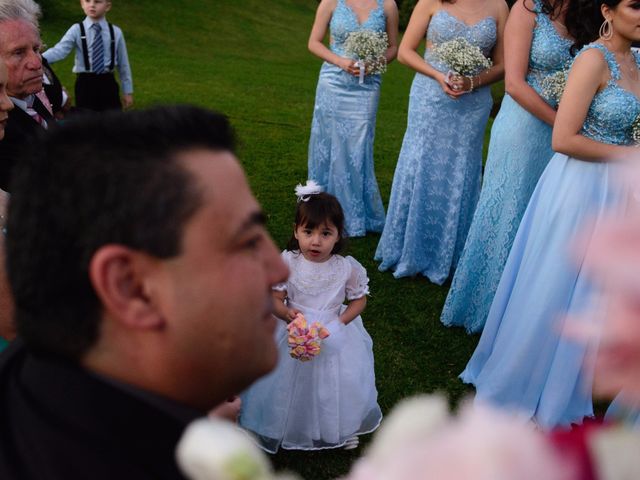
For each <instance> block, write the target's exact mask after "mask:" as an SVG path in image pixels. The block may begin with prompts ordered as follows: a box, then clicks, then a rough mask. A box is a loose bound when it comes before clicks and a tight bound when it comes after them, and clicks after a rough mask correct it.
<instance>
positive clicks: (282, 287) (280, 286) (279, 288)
mask: <svg viewBox="0 0 640 480" xmlns="http://www.w3.org/2000/svg"><path fill="white" fill-rule="evenodd" d="M280 256H281V257H282V261H283V262H284V263H285V264H286V265H287V267H289V271H291V264H290V262H289V260H290V259H291V252H289V251H288V250H283V251H282V253H281V254H280ZM271 290H274V291H276V292H286V291H287V282H283V283H276V284H275V285H272V286H271Z"/></svg>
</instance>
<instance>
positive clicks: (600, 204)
mask: <svg viewBox="0 0 640 480" xmlns="http://www.w3.org/2000/svg"><path fill="white" fill-rule="evenodd" d="M601 7H602V10H601ZM603 17H604V18H603ZM603 21H604V23H603V27H602V29H601V32H602V33H601V37H600V38H599V39H598V41H596V42H594V43H591V44H589V45H587V46H585V47H584V48H583V50H582V51H581V52H580V53H579V54H578V56H577V57H576V59H575V61H574V63H573V67H572V68H571V72H570V74H569V79H568V81H567V86H566V89H565V91H564V94H563V97H562V101H561V103H560V106H559V108H558V114H557V116H556V121H555V124H554V129H553V138H552V142H553V148H554V149H555V150H556V151H557V152H559V153H556V154H555V155H554V156H553V157H552V159H551V160H550V162H549V164H548V166H547V168H546V169H545V171H544V172H543V174H542V176H541V177H540V181H539V182H538V185H537V186H536V189H535V191H534V193H533V195H532V197H531V201H530V202H529V206H528V207H527V209H526V211H525V214H524V216H523V219H522V222H521V224H520V228H519V229H518V233H517V234H516V238H515V240H514V243H513V247H512V249H511V253H510V255H509V258H508V260H507V263H506V266H505V269H504V272H503V274H502V278H501V279H500V283H499V285H498V289H497V291H496V295H495V299H494V301H493V304H492V305H491V308H490V311H489V316H488V318H487V323H486V325H485V328H484V331H483V332H482V337H481V338H480V343H479V344H478V347H477V349H476V351H475V352H474V354H473V356H472V357H471V360H470V361H469V364H468V365H467V368H466V370H465V371H464V372H463V373H462V374H461V378H462V379H463V381H465V382H467V383H473V384H475V386H476V391H477V393H476V401H479V402H489V403H492V404H495V405H499V406H503V407H507V408H512V409H514V410H518V411H519V412H520V413H521V414H522V415H523V416H524V417H525V418H530V419H532V420H533V421H534V422H535V423H537V424H538V425H539V426H540V427H542V428H543V429H552V428H554V427H557V426H569V425H570V424H572V423H579V422H581V421H582V419H583V418H584V417H586V416H592V415H593V406H592V400H591V383H592V378H591V375H590V374H589V373H587V372H586V371H584V370H582V363H583V360H584V357H585V354H586V352H587V349H588V348H593V347H594V346H593V345H590V346H588V345H583V344H580V343H577V342H572V341H570V340H567V339H565V338H563V337H562V336H561V334H560V332H561V330H562V324H563V322H564V319H565V318H567V317H568V316H570V317H574V318H579V313H580V312H581V311H582V310H584V309H586V308H588V307H589V301H590V298H591V295H592V293H593V288H592V285H590V283H589V280H588V278H587V275H586V274H584V273H583V272H582V271H581V262H582V260H583V258H584V252H583V251H573V252H572V251H571V247H572V245H575V237H576V235H577V234H578V233H579V232H583V231H584V228H586V225H587V224H588V225H591V227H590V228H592V229H593V228H597V225H598V220H599V219H600V218H601V216H602V215H605V214H609V213H610V210H611V209H615V208H622V207H621V205H620V204H618V199H619V196H620V195H621V194H622V192H620V191H619V189H617V188H612V186H613V185H614V184H615V183H616V182H614V178H613V177H614V175H615V173H616V171H615V163H612V162H611V161H608V160H611V159H616V158H621V157H624V156H626V155H629V154H630V153H631V152H635V151H637V150H636V149H635V147H633V146H632V138H631V125H632V123H633V122H634V120H635V119H636V117H637V116H638V115H639V114H640V100H639V97H640V71H639V70H638V65H639V64H640V56H637V55H634V54H632V52H631V42H632V41H633V40H640V31H639V30H638V28H637V25H640V3H638V2H637V0H596V1H594V0H575V1H574V2H572V3H570V5H569V10H568V11H567V22H566V24H567V28H568V29H569V31H570V32H571V33H572V34H573V36H574V38H575V39H576V45H577V46H580V45H583V44H585V43H586V42H587V41H589V40H593V39H594V38H597V37H598V27H599V25H600V24H601V23H602V22H603ZM586 243H588V239H585V244H586ZM573 250H575V248H574V249H573ZM583 318H584V317H583Z"/></svg>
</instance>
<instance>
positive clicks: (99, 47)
mask: <svg viewBox="0 0 640 480" xmlns="http://www.w3.org/2000/svg"><path fill="white" fill-rule="evenodd" d="M91 29H92V30H93V41H92V42H91V62H92V66H93V68H92V70H93V73H104V45H103V43H102V27H101V26H100V25H99V24H97V23H94V24H93V25H91Z"/></svg>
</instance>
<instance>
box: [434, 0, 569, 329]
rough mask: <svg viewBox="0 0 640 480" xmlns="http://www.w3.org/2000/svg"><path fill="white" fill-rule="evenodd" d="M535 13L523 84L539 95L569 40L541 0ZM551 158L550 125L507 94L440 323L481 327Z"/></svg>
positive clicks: (561, 63)
mask: <svg viewBox="0 0 640 480" xmlns="http://www.w3.org/2000/svg"><path fill="white" fill-rule="evenodd" d="M535 9H536V26H535V28H534V30H533V38H532V41H531V50H530V52H529V72H528V74H527V83H528V84H529V85H531V87H533V89H534V90H536V92H538V93H539V94H541V95H542V87H541V82H542V80H543V79H544V78H545V77H547V76H548V75H552V74H554V73H556V72H558V71H560V70H562V69H564V68H568V66H569V64H570V62H571V54H570V51H569V49H570V48H571V44H572V41H571V40H569V39H567V38H564V37H562V36H560V35H559V34H558V32H557V30H556V28H555V27H554V26H553V23H552V22H551V20H550V19H549V16H548V15H547V14H545V13H543V11H542V2H541V1H540V0H535ZM549 103H551V102H549ZM552 156H553V150H552V149H551V126H550V125H548V124H546V123H545V122H543V121H542V120H539V119H538V118H536V117H535V116H533V115H532V114H531V113H529V112H528V111H527V110H525V109H524V108H522V107H521V106H520V105H519V104H518V103H517V102H516V101H515V100H514V99H513V98H511V97H510V96H509V95H505V96H504V98H503V100H502V105H501V107H500V111H499V112H498V115H497V116H496V119H495V121H494V122H493V126H492V128H491V142H490V143H489V154H488V156H487V163H486V166H485V171H484V179H483V184H482V191H481V192H480V199H479V200H478V207H477V209H476V212H475V214H474V216H473V222H472V223H471V228H470V229H469V235H468V236H467V242H466V244H465V246H464V250H463V251H462V256H461V257H460V261H459V262H458V266H457V268H456V272H455V275H454V277H453V281H452V282H451V289H450V290H449V295H448V296H447V300H446V302H445V305H444V309H443V311H442V316H441V317H440V319H441V321H442V323H443V324H445V325H447V326H462V327H465V328H466V329H467V331H468V332H479V331H481V330H482V327H484V322H485V320H486V319H487V314H488V313H489V307H490V306H491V302H492V301H493V296H494V294H495V292H496V288H498V282H499V281H500V276H501V275H502V270H503V268H504V264H505V263H506V261H507V257H508V256H509V251H510V250H511V245H512V244H513V239H514V238H515V236H516V232H517V231H518V225H520V220H521V219H522V215H523V214H524V211H525V209H526V208H527V204H528V203H529V198H530V197H531V194H532V193H533V189H534V188H535V186H536V184H537V183H538V179H539V178H540V175H541V174H542V172H543V170H544V168H545V167H546V166H547V163H548V162H549V160H550V159H551V157H552Z"/></svg>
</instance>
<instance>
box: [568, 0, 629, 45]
mask: <svg viewBox="0 0 640 480" xmlns="http://www.w3.org/2000/svg"><path fill="white" fill-rule="evenodd" d="M621 1H622V0H571V1H570V2H569V7H568V8H567V16H566V20H565V26H566V27H567V31H568V32H569V33H570V34H571V36H572V37H573V38H574V43H573V46H572V47H571V53H573V54H575V53H576V52H577V51H578V50H580V49H581V48H582V47H583V46H585V45H586V44H587V43H591V42H593V41H594V40H596V39H597V38H598V36H599V35H600V33H599V32H600V26H601V25H602V22H604V17H603V16H602V11H601V10H600V8H601V6H602V5H607V6H608V7H610V8H614V7H615V6H616V5H618V4H619V3H620V2H621Z"/></svg>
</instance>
